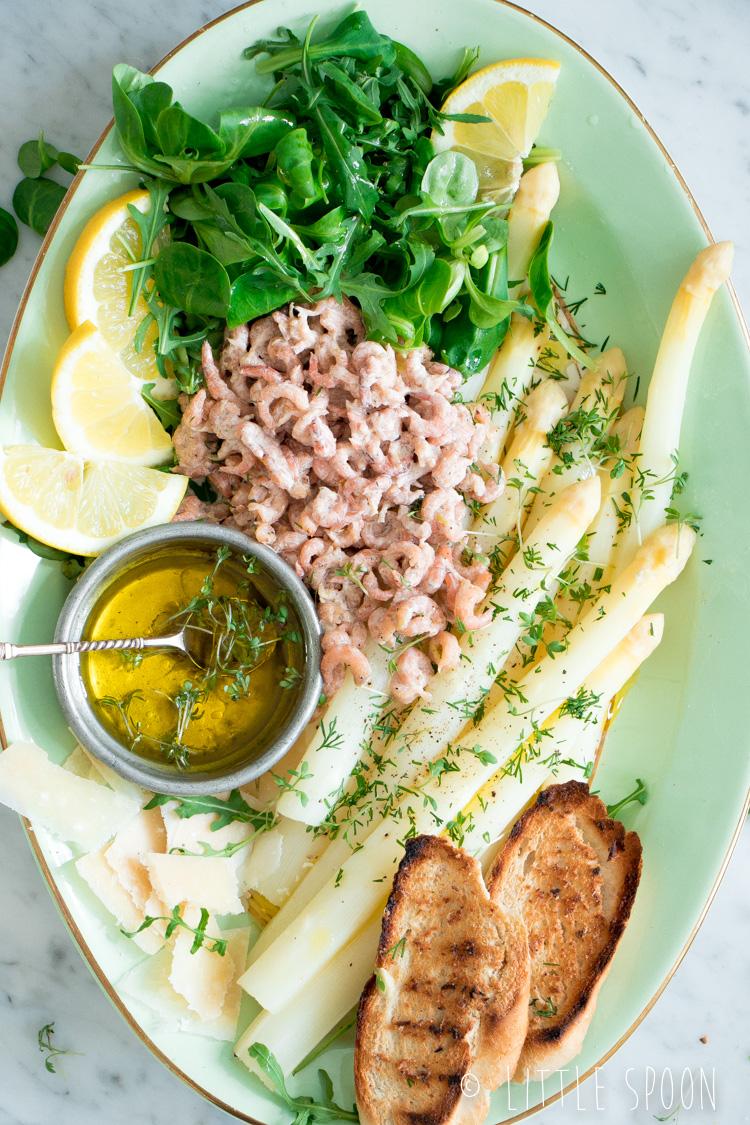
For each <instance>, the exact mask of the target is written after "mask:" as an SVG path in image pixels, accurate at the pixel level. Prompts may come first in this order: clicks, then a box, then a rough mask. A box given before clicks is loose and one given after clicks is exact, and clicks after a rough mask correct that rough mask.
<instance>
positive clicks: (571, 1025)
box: [487, 781, 641, 1082]
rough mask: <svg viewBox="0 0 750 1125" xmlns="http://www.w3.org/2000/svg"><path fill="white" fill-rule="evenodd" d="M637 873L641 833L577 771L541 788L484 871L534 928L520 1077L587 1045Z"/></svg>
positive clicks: (508, 905)
mask: <svg viewBox="0 0 750 1125" xmlns="http://www.w3.org/2000/svg"><path fill="white" fill-rule="evenodd" d="M640 874H641V844H640V840H639V839H638V836H637V835H636V833H635V832H626V831H625V829H624V828H623V826H622V824H620V822H619V821H617V820H610V819H609V817H608V816H607V810H606V808H605V806H604V805H603V804H602V802H601V801H600V800H599V798H598V797H595V796H592V794H591V793H589V790H588V786H587V785H585V784H583V783H582V782H580V781H569V782H567V783H565V784H564V785H551V786H550V787H549V788H547V789H543V790H542V792H541V793H540V794H539V797H538V799H537V802H536V804H535V805H533V806H532V807H531V808H530V809H529V810H528V811H527V812H526V813H524V815H523V816H522V817H521V818H520V820H518V821H517V823H516V824H515V825H514V827H513V829H512V831H511V833H510V836H509V838H508V840H507V842H506V844H505V847H504V848H503V850H502V851H501V852H500V853H499V855H498V856H497V858H496V859H495V862H494V864H493V865H492V868H491V869H490V872H489V875H488V878H487V885H488V887H489V891H490V895H491V897H492V900H493V902H496V903H498V905H500V906H502V907H503V908H504V909H505V910H508V911H516V912H518V913H519V914H521V915H522V916H523V919H524V921H525V923H526V929H527V932H528V940H529V953H530V957H531V1000H530V1006H529V1030H528V1034H527V1036H526V1041H525V1042H524V1045H523V1049H522V1051H521V1055H520V1058H519V1060H518V1068H517V1070H516V1074H515V1076H514V1081H517V1082H523V1081H525V1080H526V1075H527V1072H528V1076H529V1079H530V1080H531V1081H539V1080H540V1079H541V1078H542V1077H543V1075H549V1074H550V1073H552V1072H553V1071H555V1070H558V1069H559V1068H560V1067H562V1066H565V1065H566V1063H568V1062H569V1061H570V1060H571V1059H572V1058H574V1057H575V1056H576V1055H577V1054H578V1053H579V1051H580V1050H581V1047H582V1045H583V1038H584V1036H585V1034H586V1030H587V1028H588V1026H589V1024H590V1022H591V1017H592V1016H593V1014H594V1008H595V1006H596V1000H597V996H598V994H599V989H600V987H601V985H602V982H603V980H604V978H605V977H606V975H607V973H608V972H609V968H610V965H611V964H612V958H613V956H614V954H615V950H616V949H617V946H618V944H619V941H620V938H621V937H622V935H623V932H624V930H625V926H626V925H627V922H628V918H629V917H630V911H631V908H632V906H633V900H634V899H635V893H636V890H637V889H638V881H639V879H640Z"/></svg>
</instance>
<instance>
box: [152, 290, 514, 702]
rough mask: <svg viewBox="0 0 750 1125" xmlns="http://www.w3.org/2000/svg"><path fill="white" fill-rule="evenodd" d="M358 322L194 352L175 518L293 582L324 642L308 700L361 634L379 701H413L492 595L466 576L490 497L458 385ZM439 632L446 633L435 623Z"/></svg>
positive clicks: (318, 322)
mask: <svg viewBox="0 0 750 1125" xmlns="http://www.w3.org/2000/svg"><path fill="white" fill-rule="evenodd" d="M364 337H365V328H364V324H363V321H362V318H361V316H360V313H359V310H358V309H357V308H355V306H354V305H352V304H351V303H350V302H348V301H344V303H343V304H339V303H337V302H336V301H335V300H334V299H333V298H328V299H326V300H323V301H320V302H319V303H317V304H314V305H299V304H291V305H290V306H289V308H288V310H287V311H285V312H274V313H272V314H271V315H270V316H267V317H264V318H263V319H261V320H257V321H255V322H254V323H253V324H249V325H248V324H243V325H241V326H240V327H239V328H235V329H233V330H231V331H229V330H227V332H226V334H225V340H224V346H223V349H222V351H221V354H220V356H219V357H218V359H216V358H215V357H214V355H213V353H212V351H211V348H210V346H209V345H208V344H207V343H206V344H205V345H204V348H203V355H202V360H203V363H202V370H203V376H204V379H205V384H206V385H205V387H204V388H202V389H201V390H199V391H198V392H197V393H196V394H194V395H192V396H187V395H183V396H181V398H180V405H181V407H182V410H183V416H182V422H181V424H180V426H179V427H178V429H177V431H176V432H175V435H174V444H175V451H176V454H177V459H178V467H177V469H176V471H177V472H180V473H184V474H185V475H187V476H189V477H190V478H191V479H193V480H195V481H204V480H205V479H206V478H208V480H209V482H210V483H211V485H212V486H213V488H214V490H215V491H216V493H217V495H218V496H219V497H220V500H218V501H217V502H216V503H210V504H209V503H204V502H203V501H200V500H199V499H198V498H197V497H196V496H194V495H191V494H189V495H188V496H187V498H186V500H185V501H184V502H183V505H182V507H181V509H180V512H179V513H178V516H177V517H176V518H177V519H181V520H190V519H202V520H210V521H212V522H216V523H222V524H225V525H227V526H229V527H235V528H239V529H241V530H242V531H244V532H246V533H247V534H248V535H250V536H252V537H253V538H255V539H257V540H258V541H259V542H261V543H266V544H268V545H269V546H271V547H273V548H274V550H276V551H278V553H279V554H280V555H281V556H282V558H284V559H285V560H286V561H287V562H288V563H289V564H290V565H291V566H293V567H294V568H295V570H296V571H297V573H298V574H299V575H300V577H302V578H304V579H306V581H307V582H308V583H309V585H310V586H311V587H312V589H313V590H314V591H315V594H316V598H317V606H318V613H319V616H320V621H321V624H322V627H323V632H324V636H323V650H324V656H323V660H322V665H321V671H322V674H323V682H324V691H325V693H326V695H327V696H329V697H330V696H331V695H332V694H333V693H334V692H336V691H337V690H338V688H339V687H340V686H341V684H342V682H343V679H344V674H345V670H346V668H347V667H349V668H350V669H351V671H352V674H353V676H354V679H355V681H356V682H357V683H358V684H364V683H366V682H367V680H368V677H369V674H370V667H369V662H368V660H367V658H366V656H365V655H364V653H363V651H362V649H363V646H364V644H365V642H366V639H367V635H368V631H369V634H370V635H371V636H372V637H373V638H374V639H375V641H376V642H378V643H379V644H381V645H383V646H384V647H385V648H387V649H388V650H389V651H393V652H394V654H395V663H396V671H395V673H394V675H393V677H392V680H391V694H392V695H393V696H394V698H395V699H396V700H397V701H398V702H399V703H402V704H407V703H410V702H412V701H413V700H414V699H416V698H417V697H418V696H421V697H423V698H426V699H429V694H428V693H427V692H426V690H425V689H426V687H427V684H428V683H429V680H430V679H431V677H432V676H433V675H434V671H435V668H437V670H442V669H443V668H450V667H453V666H455V664H456V663H457V661H458V659H459V646H458V641H457V638H456V632H462V631H463V630H471V629H477V628H481V627H482V626H484V625H486V624H487V623H488V621H489V617H490V613H488V612H485V613H479V612H478V609H477V607H478V604H479V603H480V602H481V601H482V599H483V597H484V594H485V591H486V589H487V586H488V585H489V581H490V574H489V570H488V568H487V566H486V565H484V564H483V563H481V562H477V561H467V560H466V553H465V543H466V531H465V526H466V522H467V514H468V507H467V501H468V503H469V504H472V503H473V504H478V503H482V504H486V503H488V502H489V501H491V500H494V499H495V497H496V496H498V495H499V494H500V492H501V491H502V488H503V483H504V482H503V481H502V480H501V479H498V474H499V470H498V468H497V466H496V465H485V464H482V463H479V462H478V457H479V451H480V449H481V447H482V444H483V442H484V440H485V437H486V434H487V423H488V421H489V418H488V414H487V411H486V409H485V408H484V407H483V406H482V405H477V404H468V405H467V404H464V403H462V402H453V401H452V399H453V398H454V396H455V392H456V391H457V389H458V387H459V386H460V384H461V376H460V375H459V374H458V372H456V371H454V370H453V369H452V368H450V367H446V366H445V364H442V363H434V362H432V361H431V353H430V352H429V350H428V349H427V348H419V349H417V350H414V351H409V352H406V353H403V354H402V353H399V352H395V351H394V350H393V348H392V347H391V346H390V345H385V346H384V345H382V344H379V343H375V342H372V341H366V340H365V338H364ZM451 625H452V626H453V627H454V631H453V632H451V631H449V626H451Z"/></svg>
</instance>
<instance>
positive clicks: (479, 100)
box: [432, 59, 560, 203]
mask: <svg viewBox="0 0 750 1125" xmlns="http://www.w3.org/2000/svg"><path fill="white" fill-rule="evenodd" d="M559 71H560V64H559V63H557V62H552V61H550V60H548V59H508V60H506V61H504V62H500V63H494V64H493V65H492V66H488V67H485V68H484V70H480V71H478V72H477V73H476V74H472V75H471V76H470V77H469V78H467V79H466V80H465V81H464V82H462V83H461V85H460V86H458V87H457V88H456V89H455V90H454V91H453V93H452V94H450V95H449V97H448V98H447V100H446V102H445V104H444V105H443V107H442V109H443V113H448V114H455V113H462V114H475V115H478V116H482V117H489V118H490V120H489V121H486V122H481V123H474V124H472V123H469V122H466V121H446V122H445V124H444V126H443V130H444V132H443V135H442V136H441V135H440V134H439V133H437V132H433V134H432V144H433V147H434V148H435V151H436V152H444V151H445V150H446V149H455V150H456V151H458V152H462V153H464V154H465V155H466V156H469V157H470V158H471V159H472V160H473V161H474V163H475V164H476V166H477V172H478V174H479V192H480V196H481V197H482V198H484V199H489V198H492V199H494V200H496V201H497V202H498V203H506V202H510V200H511V199H512V197H513V195H514V193H515V190H516V188H517V187H518V182H519V180H520V178H521V174H522V172H523V160H524V158H525V157H527V156H528V155H529V152H530V151H531V148H532V145H533V144H534V141H535V140H536V138H537V136H538V133H539V130H540V128H541V126H542V122H543V121H544V118H545V117H546V115H547V111H548V109H549V106H550V102H551V101H552V95H553V94H554V92H555V84H556V82H557V76H558V74H559Z"/></svg>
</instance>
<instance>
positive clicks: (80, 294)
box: [64, 191, 175, 398]
mask: <svg viewBox="0 0 750 1125" xmlns="http://www.w3.org/2000/svg"><path fill="white" fill-rule="evenodd" d="M129 204H130V205H131V206H134V207H136V208H137V209H138V210H139V211H141V212H142V213H143V214H147V213H148V210H149V208H150V206H151V198H150V196H149V194H148V192H147V191H131V192H128V193H127V194H126V195H121V196H119V197H118V198H117V199H113V200H112V201H111V202H110V203H107V204H106V206H104V207H102V208H101V209H100V210H99V211H97V212H96V214H95V215H94V216H92V218H91V219H89V221H88V223H87V224H86V226H85V227H84V229H83V231H82V232H81V234H80V236H79V238H78V241H77V242H76V245H75V247H74V249H73V253H72V254H71V256H70V258H69V260H68V264H67V267H66V270H65V287H64V299H65V315H66V317H67V319H68V324H69V325H70V327H71V330H73V329H76V328H79V327H80V326H81V325H82V324H85V323H86V322H87V321H89V322H90V323H92V324H93V325H95V327H96V328H98V329H99V331H100V332H101V333H102V335H103V337H104V339H105V340H106V342H107V344H108V345H109V346H110V348H111V349H112V351H113V352H115V353H116V355H118V356H119V357H120V359H121V360H122V362H123V363H124V364H125V366H126V367H127V369H128V370H129V371H130V372H131V373H132V374H133V375H135V376H136V377H137V378H139V379H143V380H144V381H148V382H153V383H154V384H155V388H154V394H155V396H156V397H157V398H168V397H171V396H173V395H174V393H175V385H174V382H173V380H171V379H164V378H162V376H161V375H160V374H159V370H158V368H157V366H156V357H155V355H154V342H155V340H156V336H157V328H156V324H155V323H153V322H152V323H151V324H150V325H149V328H148V330H147V332H146V335H145V337H144V340H143V344H142V347H141V349H140V351H138V352H137V351H136V350H135V334H136V332H137V331H138V326H139V324H140V323H141V321H142V320H143V318H144V316H146V314H147V313H148V306H147V305H146V302H145V300H144V298H143V294H141V295H140V296H139V298H138V300H137V302H136V305H135V308H134V310H133V315H132V316H129V315H128V310H129V307H130V298H131V294H132V277H133V273H132V270H131V269H129V268H128V267H130V266H132V265H133V263H134V262H137V261H139V260H140V258H141V250H142V245H141V234H140V231H139V229H138V225H137V223H136V221H135V219H134V218H133V216H132V215H131V213H130V211H129V210H128V205H129ZM166 238H167V235H166V233H165V232H162V233H161V234H160V235H159V237H158V238H157V240H156V243H155V245H154V250H155V251H156V252H158V250H159V249H161V247H162V246H163V245H164V243H165V241H166Z"/></svg>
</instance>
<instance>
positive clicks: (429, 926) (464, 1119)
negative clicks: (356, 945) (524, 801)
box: [354, 836, 530, 1125]
mask: <svg viewBox="0 0 750 1125" xmlns="http://www.w3.org/2000/svg"><path fill="white" fill-rule="evenodd" d="M529 973H530V966H529V953H528V942H527V939H526V931H525V927H524V924H523V922H522V921H521V919H520V918H519V917H517V916H515V915H513V914H512V913H511V912H508V911H506V910H505V909H503V908H502V907H501V906H499V905H497V904H495V903H493V902H492V901H491V900H490V897H489V894H488V892H487V889H486V886H485V883H484V880H483V878H482V872H481V868H480V866H479V863H478V862H477V861H476V860H475V859H473V858H472V857H471V856H469V855H467V854H466V853H465V852H463V851H460V850H459V849H457V848H455V847H454V846H453V845H452V844H451V843H450V842H449V841H448V840H445V839H443V838H440V837H435V836H419V837H417V838H416V839H413V840H408V841H407V843H406V854H405V856H404V858H403V860H402V862H401V865H400V866H399V869H398V872H397V873H396V877H395V879H394V884H393V891H392V893H391V896H390V898H389V900H388V904H387V906H386V909H385V913H384V916H383V927H382V932H381V937H380V944H379V947H378V954H377V959H376V975H375V976H373V977H371V978H370V980H369V981H368V983H367V985H366V986H365V989H364V992H363V993H362V999H361V1001H360V1006H359V1012H358V1015H357V1038H356V1046H355V1052H354V1081H355V1089H356V1094H357V1107H358V1110H359V1115H360V1120H361V1122H362V1125H480V1123H481V1122H482V1121H483V1120H484V1118H485V1117H486V1115H487V1112H488V1109H489V1100H490V1092H491V1091H492V1090H494V1089H495V1088H496V1087H497V1086H498V1085H500V1083H501V1082H504V1081H506V1080H507V1078H508V1077H509V1076H510V1075H511V1074H513V1072H514V1071H515V1069H516V1065H517V1060H518V1057H519V1053H520V1050H521V1046H522V1044H523V1042H524V1039H525V1036H526V1030H527V1027H528V1012H529V1008H528V996H529ZM382 984H385V991H383V988H382ZM470 1072H471V1075H473V1077H474V1078H475V1079H476V1082H477V1083H478V1086H479V1089H478V1092H477V1093H475V1094H473V1091H472V1087H471V1086H469V1093H468V1094H467V1092H465V1091H464V1089H463V1088H462V1080H464V1079H465V1078H466V1076H467V1075H469V1073H470ZM467 1082H471V1080H470V1079H467Z"/></svg>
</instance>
